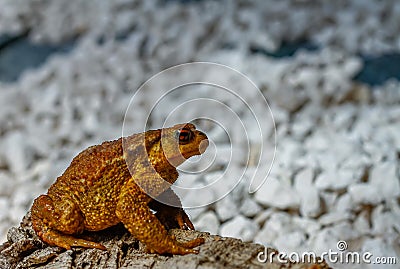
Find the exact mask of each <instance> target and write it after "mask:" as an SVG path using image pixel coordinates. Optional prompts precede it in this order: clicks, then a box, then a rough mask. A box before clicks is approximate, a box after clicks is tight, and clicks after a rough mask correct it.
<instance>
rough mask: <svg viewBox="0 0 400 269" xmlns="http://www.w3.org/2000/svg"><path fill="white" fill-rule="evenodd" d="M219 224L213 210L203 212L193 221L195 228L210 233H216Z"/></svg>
mask: <svg viewBox="0 0 400 269" xmlns="http://www.w3.org/2000/svg"><path fill="white" fill-rule="evenodd" d="M219 225H220V224H219V221H218V218H217V216H216V215H215V213H214V212H205V213H204V214H201V215H200V216H199V217H198V219H197V220H196V221H195V222H194V226H195V227H196V230H199V231H202V232H209V233H211V234H217V232H218V227H219Z"/></svg>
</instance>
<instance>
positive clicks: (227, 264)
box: [0, 215, 328, 269]
mask: <svg viewBox="0 0 400 269" xmlns="http://www.w3.org/2000/svg"><path fill="white" fill-rule="evenodd" d="M169 232H170V234H172V235H174V236H175V237H176V238H177V240H180V241H185V240H190V239H193V238H198V237H201V238H204V239H205V243H204V244H202V245H201V246H199V253H198V254H189V255H157V254H147V253H146V252H144V249H145V246H144V245H143V244H142V243H138V241H137V240H135V239H134V238H133V237H132V236H130V235H129V233H127V231H126V230H125V229H124V228H123V226H121V225H118V226H116V227H113V228H111V230H109V231H108V232H106V233H104V232H103V233H102V232H97V233H96V234H95V235H93V237H96V239H95V240H97V241H99V242H101V243H102V244H104V245H105V246H106V247H107V251H101V250H98V249H81V248H73V249H71V250H63V249H61V248H59V247H49V246H48V245H47V244H45V243H43V242H41V241H40V240H39V239H38V237H37V236H36V235H35V233H34V232H33V230H32V227H31V224H30V221H29V215H28V217H27V218H25V219H24V221H23V223H22V225H21V227H18V228H14V229H10V231H9V237H8V238H9V241H7V242H6V243H5V244H3V245H0V266H1V268H9V269H14V268H30V267H35V268H38V269H50V268H51V269H55V268H65V269H70V268H89V269H91V268H107V269H114V268H144V267H148V268H171V267H173V268H188V267H189V268H194V267H198V268H244V267H245V268H270V269H278V268H281V267H282V264H280V263H278V262H277V261H276V260H274V261H273V262H272V263H270V262H267V263H263V262H262V260H261V262H260V261H258V260H257V256H258V255H259V254H262V253H261V251H267V253H270V252H272V251H276V250H273V249H266V247H264V246H262V245H257V244H253V243H244V242H243V241H241V240H239V239H234V238H224V237H221V236H211V235H209V234H207V233H201V232H196V231H185V230H178V229H175V230H171V231H169ZM110 235H111V236H110ZM285 265H287V264H285ZM290 266H291V268H294V269H296V268H299V269H300V268H304V267H305V266H306V267H307V266H311V264H290ZM319 268H322V269H324V268H328V266H327V265H326V263H321V264H320V267H319Z"/></svg>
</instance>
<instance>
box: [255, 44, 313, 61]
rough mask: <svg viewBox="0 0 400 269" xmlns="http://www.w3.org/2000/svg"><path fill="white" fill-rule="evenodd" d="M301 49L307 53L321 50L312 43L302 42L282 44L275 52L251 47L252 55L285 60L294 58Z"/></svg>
mask: <svg viewBox="0 0 400 269" xmlns="http://www.w3.org/2000/svg"><path fill="white" fill-rule="evenodd" d="M299 49H304V50H307V51H316V50H318V49H319V47H318V46H317V45H316V44H314V43H312V42H310V41H306V40H300V41H293V42H283V43H282V44H281V47H280V48H279V49H278V50H276V51H274V52H271V51H268V50H266V49H264V48H261V47H257V46H250V53H252V54H262V55H266V56H269V57H273V58H284V57H291V56H293V55H294V54H295V53H296V51H297V50H299Z"/></svg>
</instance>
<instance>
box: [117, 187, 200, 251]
mask: <svg viewBox="0 0 400 269" xmlns="http://www.w3.org/2000/svg"><path fill="white" fill-rule="evenodd" d="M150 200H151V199H150V197H149V196H147V195H146V194H145V193H144V192H143V191H142V190H141V189H140V188H139V187H138V186H137V185H136V184H135V183H134V181H133V180H131V182H129V183H127V184H126V185H125V186H124V187H123V189H122V190H121V195H120V200H119V202H118V205H117V210H116V214H117V217H118V218H119V219H120V220H121V222H122V223H123V224H124V225H125V227H126V228H127V229H128V230H129V232H130V233H131V234H132V235H133V236H134V237H135V238H136V239H138V240H140V241H141V242H142V243H145V244H146V247H147V248H148V250H149V251H150V252H155V253H160V254H162V253H170V254H181V255H184V254H189V253H198V251H197V250H194V249H192V248H194V247H197V246H199V245H200V244H202V243H204V239H203V238H196V239H194V240H191V241H189V242H186V243H182V242H178V241H177V240H176V239H175V238H174V237H172V236H170V235H168V233H167V230H166V229H165V228H164V226H163V225H162V224H161V223H160V221H159V220H158V219H157V217H156V216H155V215H154V214H153V213H151V211H150V208H149V206H148V203H149V201H150Z"/></svg>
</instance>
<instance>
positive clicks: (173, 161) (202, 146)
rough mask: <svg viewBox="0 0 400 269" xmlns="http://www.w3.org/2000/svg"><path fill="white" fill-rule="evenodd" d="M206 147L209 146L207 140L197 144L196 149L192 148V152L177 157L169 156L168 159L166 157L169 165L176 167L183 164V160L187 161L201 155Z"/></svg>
mask: <svg viewBox="0 0 400 269" xmlns="http://www.w3.org/2000/svg"><path fill="white" fill-rule="evenodd" d="M208 145H209V142H208V139H203V140H202V141H201V142H200V143H199V147H198V148H194V149H193V150H190V151H186V152H185V153H180V154H178V155H174V156H170V157H168V161H169V162H170V163H171V164H173V165H176V166H178V165H180V164H181V163H182V162H184V161H185V160H187V159H189V158H191V157H193V156H196V155H201V154H203V153H204V152H205V151H206V149H207V147H208Z"/></svg>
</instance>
